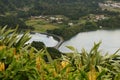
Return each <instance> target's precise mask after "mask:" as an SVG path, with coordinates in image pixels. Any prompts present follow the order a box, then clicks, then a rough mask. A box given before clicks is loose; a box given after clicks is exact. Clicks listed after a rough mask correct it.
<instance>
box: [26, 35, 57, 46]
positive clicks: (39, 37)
mask: <svg viewBox="0 0 120 80" xmlns="http://www.w3.org/2000/svg"><path fill="white" fill-rule="evenodd" d="M32 41H40V42H43V43H44V44H45V45H46V46H47V47H53V46H55V45H57V43H58V41H56V40H55V39H54V38H53V37H52V36H47V35H44V34H40V33H35V34H31V39H30V40H29V41H28V42H27V43H31V42H32Z"/></svg>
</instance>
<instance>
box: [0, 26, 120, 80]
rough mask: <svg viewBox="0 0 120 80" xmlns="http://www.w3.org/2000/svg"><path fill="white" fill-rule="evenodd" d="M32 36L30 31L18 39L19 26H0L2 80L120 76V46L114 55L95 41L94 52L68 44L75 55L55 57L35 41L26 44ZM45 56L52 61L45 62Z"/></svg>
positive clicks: (98, 79) (102, 79)
mask: <svg viewBox="0 0 120 80" xmlns="http://www.w3.org/2000/svg"><path fill="white" fill-rule="evenodd" d="M10 33H11V35H10ZM29 39H30V37H29V33H28V32H26V33H25V34H24V35H23V36H22V37H21V38H18V33H17V32H16V29H14V30H6V27H4V28H2V29H0V79H1V80H20V79H22V80H78V79H79V80H119V79H120V55H119V50H120V49H119V50H118V51H116V52H115V53H113V54H112V55H107V54H106V55H102V54H101V52H100V51H99V50H98V49H99V46H100V43H97V44H94V46H93V48H92V49H91V51H90V52H86V50H85V49H83V50H82V52H81V53H78V52H77V51H76V49H75V48H73V47H71V46H67V47H68V48H69V49H71V50H72V51H73V53H71V56H67V55H62V56H61V57H60V58H57V59H54V60H53V59H52V58H51V56H50V54H49V52H48V51H47V50H46V49H41V50H36V49H35V48H33V47H32V46H31V44H29V45H25V43H26V42H27V41H28V40H29ZM54 52H57V51H54ZM44 55H46V57H47V59H48V62H49V63H46V62H45V60H44Z"/></svg>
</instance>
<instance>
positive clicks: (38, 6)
mask: <svg viewBox="0 0 120 80" xmlns="http://www.w3.org/2000/svg"><path fill="white" fill-rule="evenodd" d="M101 1H104V0H29V1H28V0H19V1H18V0H0V13H1V14H5V13H6V12H11V11H15V12H17V15H19V16H21V17H23V16H25V15H26V16H31V15H40V14H42V15H45V14H47V15H50V14H51V15H54V14H60V15H65V16H68V17H70V18H72V19H77V18H79V17H80V16H83V15H86V14H89V13H94V12H97V10H98V8H99V6H98V3H99V2H101Z"/></svg>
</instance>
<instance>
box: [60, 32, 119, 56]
mask: <svg viewBox="0 0 120 80" xmlns="http://www.w3.org/2000/svg"><path fill="white" fill-rule="evenodd" d="M100 41H102V43H101V46H100V48H99V50H101V51H102V52H103V53H106V52H108V53H110V54H113V53H114V52H115V51H116V50H118V49H119V48H120V30H111V31H107V30H97V31H92V32H83V33H79V34H77V35H76V36H74V37H73V38H71V39H70V40H68V41H66V42H64V43H63V44H62V45H61V47H60V48H59V50H60V51H62V52H71V51H70V50H69V49H68V48H66V46H73V47H75V48H76V49H77V50H78V51H79V52H81V49H82V48H85V49H86V50H87V51H90V49H91V48H92V46H93V45H94V42H96V43H98V42H100ZM119 54H120V52H119Z"/></svg>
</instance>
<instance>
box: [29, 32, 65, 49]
mask: <svg viewBox="0 0 120 80" xmlns="http://www.w3.org/2000/svg"><path fill="white" fill-rule="evenodd" d="M35 33H40V34H44V35H47V36H52V37H53V38H54V39H55V40H57V41H58V43H57V44H56V45H55V46H53V47H54V48H55V49H58V48H59V47H60V46H61V45H62V43H63V42H64V39H63V38H62V37H61V36H58V35H55V34H50V33H46V32H45V33H42V32H34V31H32V32H30V34H35Z"/></svg>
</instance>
